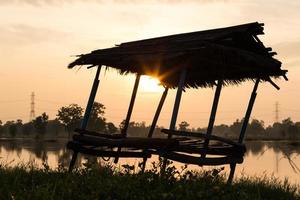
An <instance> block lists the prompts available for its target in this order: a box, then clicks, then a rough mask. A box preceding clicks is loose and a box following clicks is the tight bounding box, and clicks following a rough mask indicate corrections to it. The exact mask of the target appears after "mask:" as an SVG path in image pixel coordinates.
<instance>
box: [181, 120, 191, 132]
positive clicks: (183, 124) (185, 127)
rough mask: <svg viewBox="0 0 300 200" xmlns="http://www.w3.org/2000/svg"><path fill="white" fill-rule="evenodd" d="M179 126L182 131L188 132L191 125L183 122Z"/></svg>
mask: <svg viewBox="0 0 300 200" xmlns="http://www.w3.org/2000/svg"><path fill="white" fill-rule="evenodd" d="M178 126H179V130H180V131H187V130H188V127H189V126H190V124H189V123H187V122H186V121H182V122H181V123H180V124H178Z"/></svg>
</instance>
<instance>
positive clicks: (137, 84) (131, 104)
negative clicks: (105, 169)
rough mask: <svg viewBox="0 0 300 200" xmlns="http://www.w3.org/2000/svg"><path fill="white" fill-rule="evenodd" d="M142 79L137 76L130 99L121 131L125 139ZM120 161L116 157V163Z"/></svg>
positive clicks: (119, 149)
mask: <svg viewBox="0 0 300 200" xmlns="http://www.w3.org/2000/svg"><path fill="white" fill-rule="evenodd" d="M140 78H141V75H140V74H137V75H136V79H135V82H134V86H133V91H132V94H131V99H130V103H129V107H128V111H127V116H126V119H125V124H124V127H123V129H122V131H121V134H122V135H123V136H124V137H125V136H126V135H127V130H128V127H129V123H130V118H131V114H132V110H133V106H134V102H135V97H136V93H137V90H138V87H139V83H140ZM117 152H121V148H120V147H118V150H117ZM118 161H119V157H115V160H114V163H117V162H118Z"/></svg>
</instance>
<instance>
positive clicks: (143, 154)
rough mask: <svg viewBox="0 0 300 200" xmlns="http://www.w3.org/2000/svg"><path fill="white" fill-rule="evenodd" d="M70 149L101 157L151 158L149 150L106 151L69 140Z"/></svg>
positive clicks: (68, 146)
mask: <svg viewBox="0 0 300 200" xmlns="http://www.w3.org/2000/svg"><path fill="white" fill-rule="evenodd" d="M67 148H68V149H72V150H73V151H77V152H80V153H83V154H87V155H93V156H101V157H122V158H132V157H137V158H143V157H147V158H150V157H151V154H150V153H148V152H135V151H123V152H116V151H105V150H98V149H91V148H87V147H84V146H82V145H80V144H79V143H77V142H68V144H67Z"/></svg>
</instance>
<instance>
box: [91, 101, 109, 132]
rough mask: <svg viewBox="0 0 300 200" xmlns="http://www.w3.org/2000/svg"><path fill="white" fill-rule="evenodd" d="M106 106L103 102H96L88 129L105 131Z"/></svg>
mask: <svg viewBox="0 0 300 200" xmlns="http://www.w3.org/2000/svg"><path fill="white" fill-rule="evenodd" d="M104 110H105V106H104V105H103V104H101V103H98V102H94V104H93V107H92V110H91V113H90V117H89V121H88V129H89V130H94V131H104V130H105V125H106V122H105V121H106V119H105V118H104V113H105V112H104Z"/></svg>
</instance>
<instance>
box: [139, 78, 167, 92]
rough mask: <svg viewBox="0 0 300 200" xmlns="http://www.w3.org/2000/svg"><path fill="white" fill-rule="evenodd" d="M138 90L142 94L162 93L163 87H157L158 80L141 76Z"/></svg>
mask: <svg viewBox="0 0 300 200" xmlns="http://www.w3.org/2000/svg"><path fill="white" fill-rule="evenodd" d="M140 88H141V91H142V92H149V93H156V92H161V91H163V87H162V86H160V85H159V80H158V79H156V78H152V77H150V76H145V75H143V76H141V80H140Z"/></svg>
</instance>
